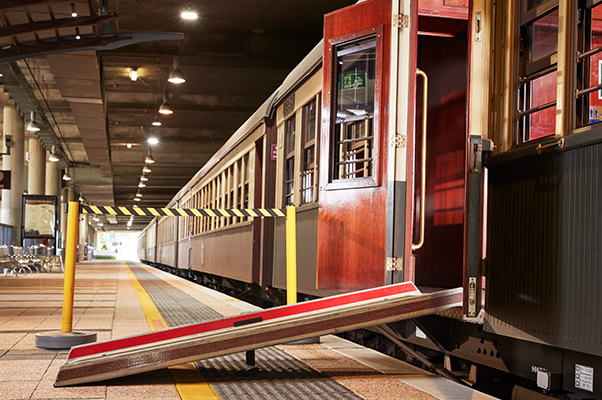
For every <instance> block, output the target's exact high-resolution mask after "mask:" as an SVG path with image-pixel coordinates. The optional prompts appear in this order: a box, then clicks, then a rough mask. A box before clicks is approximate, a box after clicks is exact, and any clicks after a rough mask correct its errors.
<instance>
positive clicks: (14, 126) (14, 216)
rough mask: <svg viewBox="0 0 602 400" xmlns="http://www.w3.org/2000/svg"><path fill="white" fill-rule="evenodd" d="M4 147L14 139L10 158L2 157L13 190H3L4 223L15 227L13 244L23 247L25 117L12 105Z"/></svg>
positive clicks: (5, 113) (6, 116)
mask: <svg viewBox="0 0 602 400" xmlns="http://www.w3.org/2000/svg"><path fill="white" fill-rule="evenodd" d="M3 116H4V122H3V128H4V129H3V140H2V143H3V147H4V143H5V142H6V137H7V136H11V137H12V143H13V147H12V148H11V149H10V154H11V155H10V156H2V169H3V170H7V171H11V188H10V190H2V223H4V224H7V225H11V226H12V227H13V244H15V245H21V203H22V195H23V189H24V180H25V173H24V170H25V149H24V142H23V140H24V129H25V124H24V120H23V117H22V116H21V114H20V113H19V110H17V107H15V106H12V105H7V106H4V110H3Z"/></svg>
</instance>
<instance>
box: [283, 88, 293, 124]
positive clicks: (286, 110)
mask: <svg viewBox="0 0 602 400" xmlns="http://www.w3.org/2000/svg"><path fill="white" fill-rule="evenodd" d="M294 110H295V93H294V92H293V94H291V95H290V96H288V97H287V98H286V99H284V103H283V104H282V116H283V117H284V118H286V117H287V116H288V115H289V114H290V113H292V112H293V111H294Z"/></svg>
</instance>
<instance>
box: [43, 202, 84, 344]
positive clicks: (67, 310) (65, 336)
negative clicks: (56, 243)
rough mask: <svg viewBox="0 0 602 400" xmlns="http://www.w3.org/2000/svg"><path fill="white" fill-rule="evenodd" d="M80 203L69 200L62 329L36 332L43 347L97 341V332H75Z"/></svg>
mask: <svg viewBox="0 0 602 400" xmlns="http://www.w3.org/2000/svg"><path fill="white" fill-rule="evenodd" d="M78 225H79V203H78V202H76V201H71V202H69V213H68V215H67V237H66V241H65V275H64V284H63V321H62V326H61V331H60V332H59V331H53V332H43V333H36V346H37V347H39V348H42V349H53V350H56V349H70V348H71V347H73V346H77V345H80V344H84V343H90V342H95V341H96V333H93V332H73V299H74V294H75V261H76V260H75V258H76V256H77V230H78Z"/></svg>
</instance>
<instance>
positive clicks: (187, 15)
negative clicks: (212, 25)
mask: <svg viewBox="0 0 602 400" xmlns="http://www.w3.org/2000/svg"><path fill="white" fill-rule="evenodd" d="M180 17H182V19H197V18H198V17H199V15H198V14H197V13H196V11H193V10H192V9H191V8H190V0H189V1H188V7H187V8H186V10H184V11H182V13H181V14H180Z"/></svg>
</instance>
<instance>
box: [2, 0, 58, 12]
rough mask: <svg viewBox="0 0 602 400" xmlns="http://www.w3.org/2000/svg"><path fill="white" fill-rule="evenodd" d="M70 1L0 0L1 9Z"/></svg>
mask: <svg viewBox="0 0 602 400" xmlns="http://www.w3.org/2000/svg"><path fill="white" fill-rule="evenodd" d="M68 2H69V1H65V0H0V10H9V9H11V8H24V7H30V6H37V5H39V4H55V3H68Z"/></svg>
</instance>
